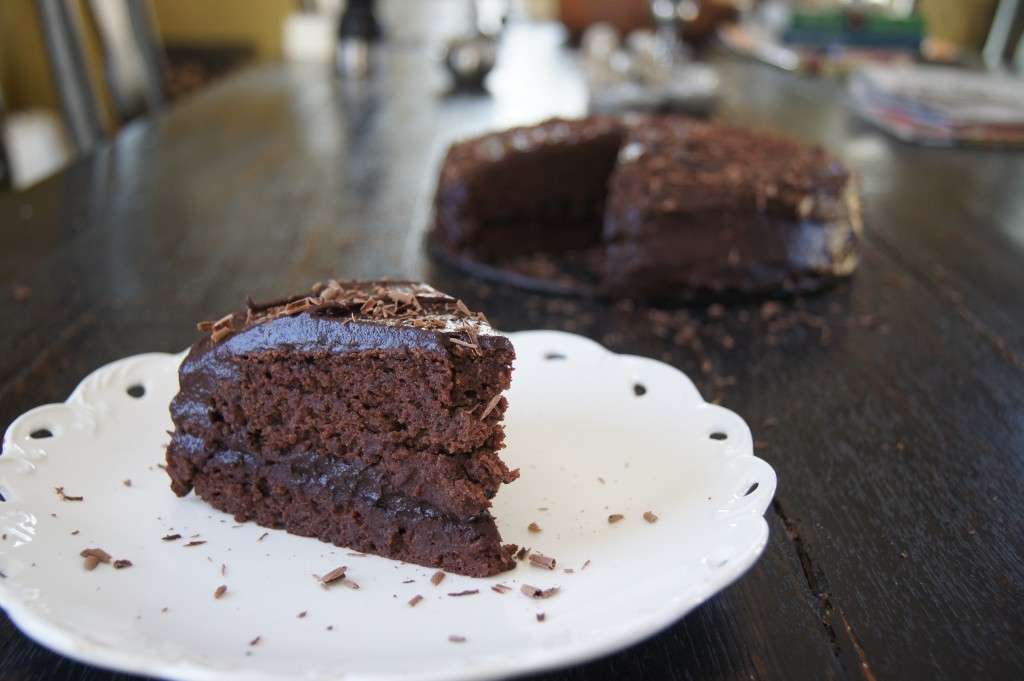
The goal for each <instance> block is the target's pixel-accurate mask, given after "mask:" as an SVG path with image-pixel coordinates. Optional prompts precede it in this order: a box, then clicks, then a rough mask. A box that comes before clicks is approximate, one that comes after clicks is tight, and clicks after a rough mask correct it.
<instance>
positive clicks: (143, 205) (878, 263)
mask: <svg viewBox="0 0 1024 681" xmlns="http://www.w3.org/2000/svg"><path fill="white" fill-rule="evenodd" d="M399 38H400V37H399ZM399 38H396V39H395V41H394V42H393V43H392V46H391V47H390V48H389V55H388V56H387V58H386V59H385V60H384V63H383V64H382V65H381V68H380V69H379V71H378V73H377V76H376V77H375V78H374V79H373V80H372V81H370V82H368V83H364V84H363V85H362V86H359V87H356V86H353V85H352V84H348V85H344V84H339V83H338V82H336V81H335V80H334V79H333V78H332V77H331V75H330V74H329V73H328V72H327V71H325V70H324V69H319V68H313V67H297V66H284V65H270V66H265V67H260V68H257V69H253V70H249V71H247V72H244V73H242V74H241V75H238V76H235V77H233V78H230V79H228V80H226V81H224V82H222V83H220V84H218V85H216V86H215V87H214V88H213V89H211V90H208V91H206V92H203V93H201V94H199V95H197V96H195V97H194V98H192V99H189V100H186V101H184V102H182V103H181V104H180V105H178V106H177V107H176V108H175V109H174V110H173V111H172V112H170V113H169V114H168V115H167V116H166V117H164V118H161V119H159V120H157V121H152V122H143V123H139V124H137V125H135V126H133V127H131V128H129V129H127V130H125V131H123V133H122V134H120V135H119V136H118V137H117V139H116V140H115V141H114V142H113V144H111V145H110V146H109V147H106V148H103V149H101V150H99V151H97V152H96V153H95V154H93V155H91V156H89V157H87V158H84V159H82V160H81V161H80V162H78V163H77V164H76V165H74V166H73V167H71V168H69V169H68V170H66V171H65V172H62V173H61V174H59V175H58V176H56V177H54V178H53V179H51V180H49V181H47V182H45V183H43V184H42V185H40V186H38V187H35V188H33V189H31V190H30V191H27V192H25V193H22V194H14V195H11V194H8V195H3V196H0V264H2V267H0V292H2V295H0V315H2V318H3V320H4V338H5V342H4V345H3V353H2V355H0V423H9V422H10V421H11V420H12V419H13V418H14V417H16V416H17V415H18V414H20V413H22V412H23V411H25V410H27V409H29V408H31V407H33V406H36V405H38V404H41V403H45V402H55V401H61V400H63V399H64V398H65V397H66V396H67V395H68V394H69V393H70V391H71V390H72V388H73V387H74V386H75V385H76V384H77V382H78V381H79V380H80V379H81V378H82V377H84V376H85V375H86V374H87V373H88V372H89V371H90V370H91V369H93V368H95V367H97V366H99V365H101V364H104V363H106V362H110V361H112V360H114V359H117V358H120V357H123V356H126V355H131V354H135V353H140V352H145V351H151V350H160V351H177V350H179V349H181V348H183V347H185V346H187V345H189V344H190V343H191V342H192V341H193V340H194V338H195V331H194V327H193V324H194V322H195V321H196V320H198V319H209V318H215V317H217V316H219V314H221V313H222V312H224V311H225V310H229V309H232V308H234V307H236V306H237V304H238V303H239V302H240V301H241V300H243V299H244V297H245V296H246V295H247V294H254V295H255V297H257V298H261V297H269V296H272V295H274V294H277V293H279V292H286V291H292V290H299V289H301V288H303V287H305V286H306V285H308V284H309V283H310V282H311V281H314V280H316V279H320V278H323V277H327V276H331V275H339V276H344V277H371V276H383V275H390V276H403V277H414V278H421V277H422V278H424V279H426V280H428V281H431V282H433V283H435V284H437V285H438V286H439V287H441V288H444V289H446V290H449V291H452V292H453V293H455V294H457V295H459V296H462V297H463V298H464V299H466V300H467V302H468V303H470V304H471V305H472V306H474V307H476V306H480V307H483V308H485V309H486V310H487V312H488V314H489V315H490V316H491V319H492V320H493V321H494V322H495V323H496V324H497V325H498V326H500V327H501V328H504V329H507V330H517V329H528V328H557V329H567V330H572V331H576V332H578V333H583V334H586V335H588V336H591V337H593V338H596V339H598V340H600V341H601V342H603V343H605V344H606V345H608V346H609V347H611V348H612V349H614V350H616V351H621V352H631V353H638V354H643V355H649V356H653V357H657V358H661V359H664V360H665V361H668V362H671V363H673V364H675V365H677V366H679V367H681V368H682V369H684V370H685V371H687V372H688V373H689V374H690V375H691V376H694V377H695V378H696V379H697V380H698V382H699V383H700V384H701V387H702V388H703V390H704V392H705V394H706V395H708V396H710V397H712V398H715V399H718V400H721V401H722V403H724V404H725V405H727V406H728V407H730V408H732V409H734V410H735V411H737V412H738V413H740V414H741V415H743V416H744V417H745V418H746V419H747V421H748V422H749V423H750V424H751V426H752V427H753V429H754V430H755V436H756V437H757V439H758V443H757V449H758V450H759V454H760V455H761V456H763V457H764V458H766V459H767V460H768V461H769V462H770V463H771V464H772V465H773V466H774V467H775V469H776V470H777V471H778V474H779V489H778V495H777V499H776V501H775V503H774V505H773V507H772V508H771V510H770V512H769V513H768V521H769V524H770V526H771V540H770V543H769V545H768V547H767V549H766V551H765V554H764V556H763V557H762V558H761V560H760V561H759V562H758V563H757V565H756V566H755V567H754V568H753V569H752V570H751V571H750V573H749V574H747V575H746V576H745V577H744V578H742V579H741V580H740V581H739V582H738V583H737V584H735V585H734V586H732V587H730V588H729V589H727V590H726V591H725V592H724V593H722V594H720V595H719V596H717V597H715V598H714V599H712V600H711V601H710V602H708V603H707V604H705V605H704V606H702V607H700V608H698V609H697V610H696V611H695V612H693V613H692V614H690V615H689V616H687V617H686V618H685V619H684V620H682V621H681V622H679V623H677V624H676V625H675V626H673V627H672V628H671V629H669V630H668V631H666V632H664V633H662V634H660V635H659V636H656V637H655V638H653V639H651V640H649V641H647V642H646V643H643V644H641V645H638V646H636V647H634V648H632V649H629V650H627V651H625V652H622V653H619V654H616V655H613V656H611V657H609V658H606V659H603V660H599V661H595V662H592V663H590V664H587V665H583V666H580V667H577V668H573V669H568V670H564V671H561V672H557V673H552V674H550V675H546V676H544V677H543V678H545V679H579V680H582V679H630V680H632V679H636V680H639V679H823V678H839V679H857V678H863V679H866V680H867V681H871V680H872V679H876V678H877V679H911V678H921V679H966V678H986V679H1020V678H1024V522H1022V515H1024V493H1022V492H1024V323H1022V320H1024V156H1022V155H1021V154H1012V153H997V152H986V151H969V150H929V149H921V148H916V147H911V146H907V145H904V144H901V143H898V142H894V141H892V140H890V139H888V138H886V137H885V136H884V135H882V134H880V133H878V132H876V131H875V130H873V129H871V128H868V127H866V126H865V125H863V124H861V123H859V122H858V121H857V120H856V119H854V118H853V117H851V116H850V114H849V113H848V112H847V109H846V107H845V106H844V94H843V89H842V86H841V84H838V83H834V82H831V81H825V80H807V79H802V78H798V77H793V76H790V75H787V74H784V73H781V72H777V71H773V70H770V69H768V68H767V67H761V66H757V65H753V64H749V63H745V62H740V61H737V60H734V59H731V58H728V57H724V56H723V57H719V58H717V63H718V65H719V67H720V69H721V75H722V78H723V83H724V93H723V94H724V97H723V101H722V104H721V106H720V108H719V114H718V115H719V116H720V117H721V118H724V119H728V120H731V121H737V122H742V123H749V124H753V125H757V126H760V127H764V128H770V129H775V130H780V131H784V132H786V133H789V134H791V135H794V136H796V137H798V138H801V139H803V140H807V141H813V142H821V143H823V144H825V145H826V146H827V147H828V148H830V149H831V150H832V151H833V152H835V153H836V154H838V155H839V156H841V157H842V158H843V159H845V161H846V162H848V163H849V165H850V166H851V167H852V168H853V169H855V171H856V172H857V173H858V174H859V176H860V178H861V181H862V185H863V197H864V204H865V218H866V223H867V234H866V239H865V243H864V260H863V266H862V267H861V269H860V271H859V273H858V274H857V276H856V278H855V279H854V280H853V281H852V282H850V283H849V284H847V285H844V286H841V287H839V288H837V289H835V290H832V291H830V292H828V293H826V294H824V295H819V296H814V297H810V298H807V299H806V300H802V301H793V302H790V303H787V304H785V305H784V306H783V309H782V310H781V311H779V312H778V313H777V314H775V312H774V310H772V309H771V308H768V309H762V308H761V307H760V306H758V305H757V304H751V305H747V306H740V307H731V308H729V309H727V310H725V312H724V314H719V311H718V310H717V309H713V310H711V311H710V314H709V313H708V311H707V310H704V309H689V310H682V311H679V310H658V309H650V308H646V307H643V306H633V305H631V304H629V303H620V304H616V305H611V306H608V305H603V304H600V303H595V302H586V301H568V300H564V299H558V298H546V297H541V296H535V295H529V294H525V293H522V292H519V291H515V290H506V289H503V288H501V287H497V286H489V285H482V284H481V283H480V282H478V281H474V280H471V279H469V278H466V277H464V276H462V275H459V274H457V273H454V272H451V271H447V270H444V269H442V268H439V267H438V266H435V265H432V264H431V263H430V262H429V261H428V260H427V259H426V258H425V256H424V255H423V253H422V249H421V246H420V239H421V235H422V230H423V227H424V224H425V221H426V216H427V211H428V208H429V199H430V192H431V190H432V185H433V179H434V175H435V171H436V167H437V162H438V160H439V158H440V156H441V154H442V152H443V150H444V148H445V145H446V144H447V143H448V142H449V141H450V140H451V139H453V138H455V137H458V136H462V135H466V134H468V133H471V132H475V131H478V130H482V129H485V128H489V127H497V126H501V125H505V124H508V123H513V122H518V121H520V120H532V119H536V118H537V117H539V116H543V115H545V114H550V113H567V114H574V113H580V112H582V111H583V108H584V96H583V89H582V86H581V84H580V82H579V78H578V76H577V75H576V73H575V71H574V70H573V69H572V67H571V63H569V62H568V61H567V59H566V58H565V56H564V55H563V54H561V53H560V52H558V50H557V48H556V44H557V43H556V41H555V40H554V39H553V36H552V35H550V34H548V33H544V32H543V31H530V30H525V31H521V32H518V33H514V34H513V35H512V36H511V43H510V46H509V50H510V51H511V52H510V54H513V55H515V56H516V58H514V59H513V58H509V57H508V55H506V59H505V60H504V65H503V67H502V69H501V70H500V71H499V72H497V73H496V74H495V78H494V81H493V82H494V91H495V94H494V96H493V97H490V98H480V97H476V98H473V97H442V96H439V92H440V91H441V89H442V83H441V81H440V78H439V75H438V71H437V65H436V64H434V63H432V62H430V61H429V60H427V59H426V58H425V56H424V53H425V50H424V49H422V48H423V45H421V44H417V43H416V41H414V40H403V39H399ZM695 323H698V329H699V333H698V338H699V339H700V340H701V342H700V343H699V344H697V343H694V342H692V341H688V340H687V339H686V338H685V336H686V334H685V332H683V333H681V330H683V329H685V328H687V326H688V325H691V324H695ZM0 678H3V679H11V680H16V681H17V680H28V679H42V678H53V679H58V678H59V679H75V680H85V679H112V678H119V677H118V676H117V675H112V674H109V673H106V672H102V671H99V670H94V669H90V668H87V667H84V666H81V665H78V664H75V663H72V662H69V661H67V660H64V659H63V658H61V657H59V656H57V655H54V654H52V653H50V652H48V651H46V650H44V649H43V648H40V647H39V646H37V645H35V644H34V643H32V642H31V641H29V640H28V639H27V638H26V637H24V636H23V635H22V634H20V633H19V632H18V631H17V630H16V629H15V628H14V627H13V626H12V625H11V624H10V622H9V621H7V620H6V618H3V620H2V622H0ZM121 678H123V677H121Z"/></svg>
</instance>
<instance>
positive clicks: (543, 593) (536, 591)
mask: <svg viewBox="0 0 1024 681" xmlns="http://www.w3.org/2000/svg"><path fill="white" fill-rule="evenodd" d="M520 591H522V592H523V593H524V594H526V595H527V596H529V597H530V598H551V597H552V596H554V595H555V594H556V593H558V587H557V586H553V587H551V588H550V589H541V588H538V587H536V586H530V585H529V584H523V586H522V587H521V588H520Z"/></svg>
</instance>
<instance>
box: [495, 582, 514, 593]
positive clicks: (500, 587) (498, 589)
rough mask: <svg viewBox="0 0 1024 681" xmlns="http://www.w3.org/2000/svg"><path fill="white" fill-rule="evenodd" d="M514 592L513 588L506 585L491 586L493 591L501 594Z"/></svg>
mask: <svg viewBox="0 0 1024 681" xmlns="http://www.w3.org/2000/svg"><path fill="white" fill-rule="evenodd" d="M511 590H512V587H510V586H506V585H505V584H494V585H492V586H491V591H493V592H495V593H499V594H505V593H508V592H509V591H511Z"/></svg>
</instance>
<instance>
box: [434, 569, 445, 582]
mask: <svg viewBox="0 0 1024 681" xmlns="http://www.w3.org/2000/svg"><path fill="white" fill-rule="evenodd" d="M444 576H445V574H444V572H443V571H441V570H438V571H437V572H435V573H434V574H433V575H431V577H430V583H431V584H433V585H434V586H437V585H438V584H440V583H441V582H443V581H444Z"/></svg>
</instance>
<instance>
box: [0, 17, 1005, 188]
mask: <svg viewBox="0 0 1024 681" xmlns="http://www.w3.org/2000/svg"><path fill="white" fill-rule="evenodd" d="M417 4H418V3H417V2H416V1H415V0H395V1H393V2H374V1H373V0H349V2H345V0H302V1H300V0H2V2H0V129H2V136H0V188H3V190H7V191H10V190H18V189H22V188H24V187H27V186H30V185H32V184H34V183H36V182H38V181H40V180H41V179H43V178H45V177H47V176H48V175H50V174H52V173H53V172H55V171H56V170H58V169H60V168H62V167H64V166H65V165H66V164H68V163H70V162H71V161H72V160H73V159H74V158H75V156H76V155H78V154H82V153H86V152H88V151H89V150H90V149H92V148H94V147H95V146H96V145H98V144H102V143H103V142H104V140H107V139H109V138H110V136H111V135H113V134H115V133H116V132H117V131H118V130H119V129H121V128H123V127H124V126H126V125H130V124H131V123H132V121H134V120H136V119H138V118H139V117H144V116H147V115H158V114H159V113H160V111H161V110H163V109H165V108H167V107H168V106H171V105H172V104H173V103H174V102H175V101H177V100H180V99H181V98H183V97H189V96H191V95H193V94H194V93H196V92H198V91H200V90H202V89H203V88H205V87H207V86H209V84H210V83H212V82H214V81H216V80H217V79H219V78H222V77H224V76H225V75H226V74H228V73H231V72H233V71H235V70H237V69H241V68H244V67H245V66H247V65H250V64H254V63H257V62H267V61H282V60H288V61H303V62H322V63H323V64H324V65H325V67H330V68H335V69H337V70H338V71H339V75H345V74H346V73H347V74H348V77H350V78H351V77H355V78H359V77H364V76H365V75H366V73H368V72H369V70H370V65H371V63H372V52H373V49H374V47H373V46H374V45H375V44H377V43H378V42H379V41H380V40H381V39H382V37H383V38H384V39H386V40H387V42H388V44H389V45H390V46H401V45H402V44H403V41H404V42H405V43H406V44H409V43H412V42H417V41H419V42H421V43H422V42H425V43H427V45H426V47H427V48H428V53H429V54H430V55H432V58H435V59H437V61H438V64H439V67H438V68H439V69H440V70H442V71H443V70H447V71H448V72H449V74H450V78H451V85H450V86H451V87H452V88H453V89H462V90H476V91H477V92H478V93H479V94H480V95H481V96H486V95H487V77H488V74H489V72H490V71H491V68H492V67H493V65H494V61H495V59H496V58H497V54H498V51H497V49H496V47H495V46H496V45H498V44H499V43H500V41H501V39H502V34H503V32H504V30H505V28H506V27H507V26H508V25H509V24H510V23H522V22H530V23H534V24H549V25H551V26H553V27H556V28H557V31H558V36H559V38H558V40H559V41H560V43H561V44H562V45H564V49H565V50H566V51H567V53H568V54H569V55H570V58H571V59H574V60H576V61H578V63H579V66H580V70H581V73H583V74H584V76H585V78H586V82H587V87H588V93H589V108H590V109H591V110H612V111H615V110H629V109H638V108H639V109H652V108H653V109H681V110H684V111H689V112H690V113H695V114H698V115H703V114H706V113H707V112H708V111H709V110H710V109H711V108H713V102H714V96H715V90H716V86H717V81H716V77H715V73H714V71H713V69H710V68H702V67H701V66H700V60H701V58H702V55H703V54H704V52H705V51H707V50H708V49H710V48H712V47H719V46H724V47H725V49H728V50H731V51H733V52H736V53H739V54H742V55H745V56H746V57H748V58H750V59H755V60H759V61H763V62H767V63H770V64H773V65H774V66H777V67H778V68H781V69H786V70H790V71H796V72H800V73H802V74H804V75H805V76H806V77H809V78H819V77H820V78H845V77H848V76H849V74H850V73H852V72H854V71H856V70H858V69H861V68H863V67H866V66H867V67H871V66H878V65H882V66H890V67H894V66H896V65H906V64H920V63H922V62H941V63H949V64H954V65H956V66H957V68H959V69H963V70H964V71H965V72H984V71H987V72H990V73H991V72H998V73H1000V74H1010V75H1013V76H1015V77H1017V78H1019V76H1020V73H1021V69H1022V65H1024V50H1021V49H1020V48H1019V44H1020V36H1021V23H1022V15H1024V11H1022V8H1021V4H1022V3H1021V2H1020V0H916V1H915V0H860V1H840V0H805V1H802V2H801V1H798V0H791V1H789V2H785V1H780V0H761V1H759V0H616V1H615V2H607V1H603V0H446V1H444V2H440V3H433V4H432V9H431V11H430V12H429V14H425V13H424V12H423V11H422V10H421V8H419V7H417ZM421 47H422V45H421ZM885 85H886V84H885V83H880V81H878V80H877V79H876V80H868V81H866V82H865V84H862V87H861V89H860V90H859V91H857V92H859V97H860V99H861V103H862V105H861V106H859V107H857V108H858V109H859V111H860V112H861V113H862V114H864V115H866V116H870V115H871V114H872V112H874V113H875V114H876V115H877V117H878V118H879V120H878V122H879V124H880V125H882V126H883V127H885V126H886V124H885V121H884V120H881V118H882V117H883V115H884V114H885V113H887V112H883V111H874V110H873V109H872V106H871V102H872V101H874V100H871V96H872V95H877V94H878V91H879V89H880V88H883V87H884V86H885ZM888 86H889V87H894V86H893V85H892V84H891V83H890V84H888ZM998 87H1002V86H998ZM998 87H997V89H998ZM855 94H857V93H855ZM890 94H891V93H890ZM876 108H877V107H876ZM888 113H890V114H891V113H892V112H891V111H888ZM905 118H906V115H905V112H902V111H901V112H900V116H899V120H898V121H896V122H892V123H891V125H889V126H888V127H889V128H890V131H891V132H896V133H897V134H901V136H903V137H906V138H914V137H915V136H917V133H918V131H916V130H914V129H908V128H907V127H906V121H905V120H904V119H905ZM894 120H895V119H894ZM1004 123H1005V121H1004ZM1014 123H1016V121H1014ZM900 126H902V128H900ZM933 132H934V131H933ZM1010 132H1011V133H1014V130H1012V129H1011V130H1010ZM1002 133H1003V137H1004V139H1005V138H1006V130H1005V129H1004V130H1003V131H1002ZM941 134H944V135H948V134H949V133H947V132H942V133H941ZM1011 136H1012V134H1011Z"/></svg>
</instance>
